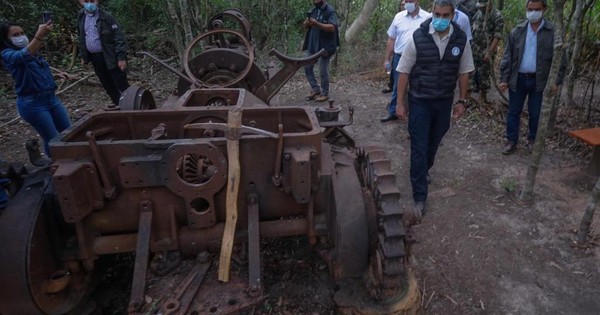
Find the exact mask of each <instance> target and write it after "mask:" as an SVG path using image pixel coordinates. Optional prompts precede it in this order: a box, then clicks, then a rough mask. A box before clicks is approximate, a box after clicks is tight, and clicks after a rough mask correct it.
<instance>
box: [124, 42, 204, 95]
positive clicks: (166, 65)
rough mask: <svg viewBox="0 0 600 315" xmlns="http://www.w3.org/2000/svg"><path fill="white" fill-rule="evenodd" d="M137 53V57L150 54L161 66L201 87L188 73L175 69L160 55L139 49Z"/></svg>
mask: <svg viewBox="0 0 600 315" xmlns="http://www.w3.org/2000/svg"><path fill="white" fill-rule="evenodd" d="M135 55H136V56H137V57H142V56H148V57H150V59H152V60H154V61H156V62H158V63H159V64H160V65H161V66H163V67H165V68H167V70H169V71H171V72H173V73H174V74H176V75H177V76H178V77H180V78H182V79H184V80H186V81H187V82H188V83H190V84H192V85H193V86H194V87H199V85H198V83H197V82H195V81H194V80H192V79H190V77H188V76H187V75H185V74H183V73H182V72H180V71H177V70H175V68H173V67H171V66H170V65H168V64H167V63H166V62H164V61H162V60H160V59H159V58H158V57H156V56H154V55H153V54H151V53H149V52H147V51H138V52H136V53H135Z"/></svg>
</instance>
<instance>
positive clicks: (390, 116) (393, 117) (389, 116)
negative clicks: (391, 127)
mask: <svg viewBox="0 0 600 315" xmlns="http://www.w3.org/2000/svg"><path fill="white" fill-rule="evenodd" d="M390 120H398V116H396V114H387V115H385V116H383V117H381V119H379V121H381V122H386V121H390Z"/></svg>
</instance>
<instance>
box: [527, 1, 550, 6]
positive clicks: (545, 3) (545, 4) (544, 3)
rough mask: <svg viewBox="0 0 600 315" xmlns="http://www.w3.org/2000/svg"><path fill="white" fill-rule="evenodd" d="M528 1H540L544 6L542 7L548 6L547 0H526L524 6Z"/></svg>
mask: <svg viewBox="0 0 600 315" xmlns="http://www.w3.org/2000/svg"><path fill="white" fill-rule="evenodd" d="M529 2H541V3H542V5H543V6H544V8H547V7H548V1H547V0H527V2H525V6H527V5H528V4H529Z"/></svg>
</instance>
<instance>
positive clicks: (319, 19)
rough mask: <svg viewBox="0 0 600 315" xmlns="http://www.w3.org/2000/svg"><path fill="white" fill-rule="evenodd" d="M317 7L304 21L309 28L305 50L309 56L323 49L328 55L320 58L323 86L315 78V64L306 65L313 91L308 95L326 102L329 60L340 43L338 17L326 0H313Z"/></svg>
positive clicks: (312, 98) (327, 96)
mask: <svg viewBox="0 0 600 315" xmlns="http://www.w3.org/2000/svg"><path fill="white" fill-rule="evenodd" d="M313 4H314V5H315V8H314V9H312V11H310V13H309V15H308V17H307V18H306V20H305V21H304V27H305V28H307V29H308V31H307V32H306V37H305V38H304V45H303V47H302V50H304V52H305V54H306V55H307V56H310V55H314V54H315V53H317V52H319V51H320V50H321V49H325V50H326V51H327V56H325V57H320V58H319V72H320V74H321V86H319V83H318V82H317V79H316V78H315V73H314V71H313V68H314V65H312V64H311V65H308V66H306V67H304V71H305V73H306V79H307V80H308V83H309V84H310V88H311V91H310V93H309V94H308V96H307V97H306V98H307V99H308V100H315V101H317V102H324V101H326V100H328V99H329V62H330V61H331V57H332V56H333V54H335V51H336V49H337V46H338V45H339V35H338V18H337V14H336V12H335V10H334V9H333V7H332V6H331V5H329V4H328V3H327V1H325V0H313Z"/></svg>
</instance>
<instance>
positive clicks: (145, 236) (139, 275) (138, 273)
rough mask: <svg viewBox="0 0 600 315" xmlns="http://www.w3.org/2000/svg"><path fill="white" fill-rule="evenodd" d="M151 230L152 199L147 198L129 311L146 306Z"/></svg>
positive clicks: (137, 249)
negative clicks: (145, 296)
mask: <svg viewBox="0 0 600 315" xmlns="http://www.w3.org/2000/svg"><path fill="white" fill-rule="evenodd" d="M151 231H152V204H151V202H150V201H147V200H145V201H142V202H141V203H140V223H139V227H138V240H137V248H136V250H135V266H134V269H133V283H132V286H131V298H130V299H129V308H128V310H129V313H134V312H137V311H139V310H140V309H141V308H142V306H144V295H145V291H146V274H147V272H148V258H149V256H150V234H151V233H150V232H151Z"/></svg>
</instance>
